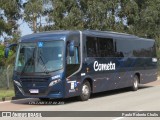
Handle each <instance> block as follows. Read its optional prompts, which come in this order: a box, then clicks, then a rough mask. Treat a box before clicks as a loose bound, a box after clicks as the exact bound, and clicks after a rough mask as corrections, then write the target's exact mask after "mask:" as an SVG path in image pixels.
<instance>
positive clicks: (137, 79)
mask: <svg viewBox="0 0 160 120" xmlns="http://www.w3.org/2000/svg"><path fill="white" fill-rule="evenodd" d="M138 85H139V78H138V76H137V75H135V76H134V78H133V86H132V90H133V91H137V90H138Z"/></svg>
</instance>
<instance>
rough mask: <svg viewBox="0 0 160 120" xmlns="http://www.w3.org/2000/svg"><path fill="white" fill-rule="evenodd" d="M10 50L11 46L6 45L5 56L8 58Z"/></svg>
mask: <svg viewBox="0 0 160 120" xmlns="http://www.w3.org/2000/svg"><path fill="white" fill-rule="evenodd" d="M9 51H10V49H9V47H6V48H5V50H4V56H5V58H8V54H9Z"/></svg>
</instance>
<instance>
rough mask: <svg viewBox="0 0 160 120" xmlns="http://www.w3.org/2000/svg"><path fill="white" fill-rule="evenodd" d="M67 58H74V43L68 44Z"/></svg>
mask: <svg viewBox="0 0 160 120" xmlns="http://www.w3.org/2000/svg"><path fill="white" fill-rule="evenodd" d="M69 56H74V41H71V42H70V43H69Z"/></svg>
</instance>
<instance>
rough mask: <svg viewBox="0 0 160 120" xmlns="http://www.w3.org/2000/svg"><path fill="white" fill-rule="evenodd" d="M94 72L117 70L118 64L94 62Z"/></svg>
mask: <svg viewBox="0 0 160 120" xmlns="http://www.w3.org/2000/svg"><path fill="white" fill-rule="evenodd" d="M93 67H94V70H95V71H107V70H116V64H115V63H112V62H110V63H107V64H106V63H105V64H99V63H98V61H95V62H94V65H93Z"/></svg>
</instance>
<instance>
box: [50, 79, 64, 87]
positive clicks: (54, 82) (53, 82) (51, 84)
mask: <svg viewBox="0 0 160 120" xmlns="http://www.w3.org/2000/svg"><path fill="white" fill-rule="evenodd" d="M60 81H61V80H60V79H58V80H54V81H52V82H50V84H49V86H50V87H51V86H53V85H55V84H57V83H59V82H60Z"/></svg>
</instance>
